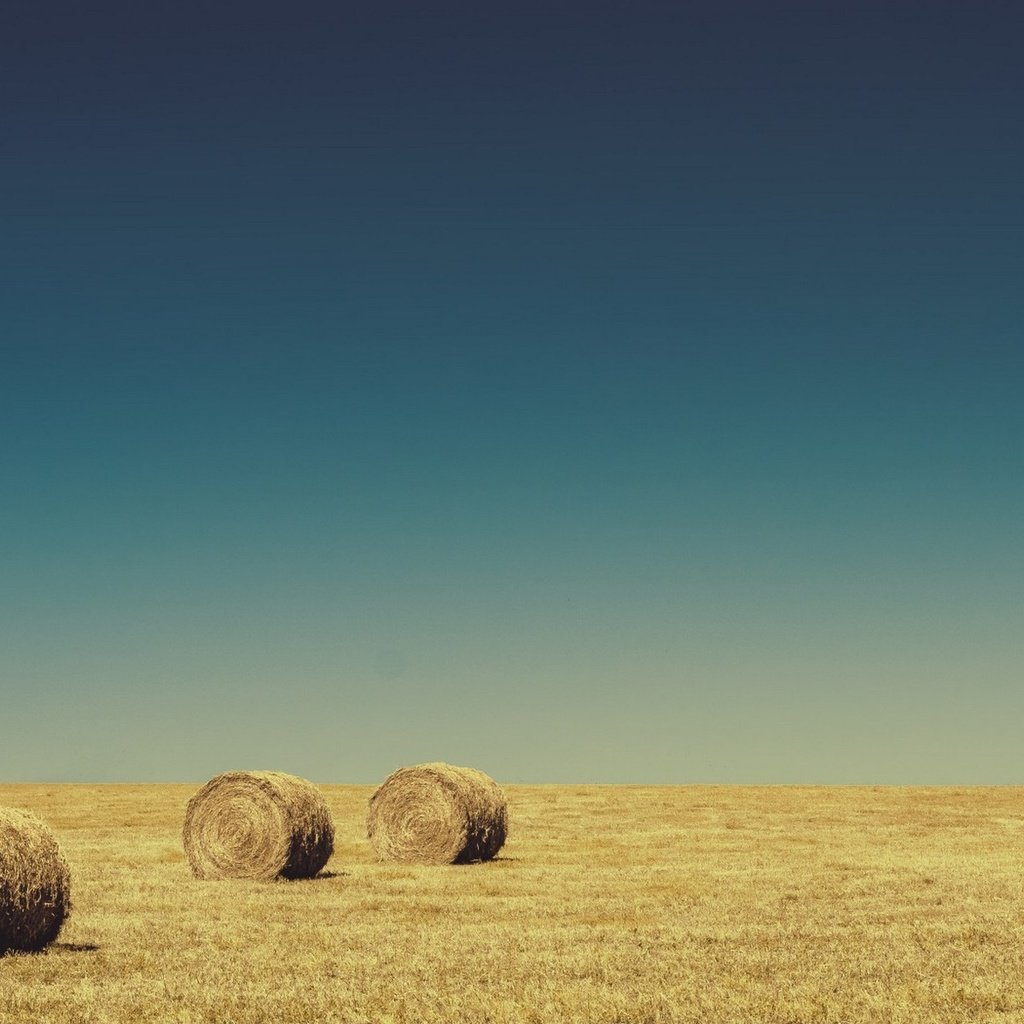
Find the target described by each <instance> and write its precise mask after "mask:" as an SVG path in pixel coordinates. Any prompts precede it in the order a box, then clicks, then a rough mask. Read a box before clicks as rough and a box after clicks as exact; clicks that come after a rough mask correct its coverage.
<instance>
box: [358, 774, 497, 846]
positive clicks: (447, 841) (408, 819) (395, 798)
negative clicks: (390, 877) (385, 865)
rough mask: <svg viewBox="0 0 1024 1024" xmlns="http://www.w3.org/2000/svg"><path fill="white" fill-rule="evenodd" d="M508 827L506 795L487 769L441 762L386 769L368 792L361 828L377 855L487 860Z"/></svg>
mask: <svg viewBox="0 0 1024 1024" xmlns="http://www.w3.org/2000/svg"><path fill="white" fill-rule="evenodd" d="M507 833H508V801H507V800H506V798H505V794H504V793H503V792H502V791H501V787H499V786H498V784H497V783H496V782H495V781H494V779H492V778H491V777H490V776H489V775H485V774H484V773H483V772H480V771H477V770H476V769H475V768H458V767H456V766H455V765H451V764H444V763H442V762H432V763H430V764H418V765H415V766H414V767H412V768H399V769H398V771H396V772H392V774H391V775H389V776H388V777H387V778H386V779H385V780H384V781H383V782H382V783H381V785H380V787H379V788H378V789H377V792H376V793H374V794H373V796H372V797H371V798H370V813H369V816H368V819H367V834H368V835H369V837H370V842H371V843H372V845H373V848H374V850H376V851H377V856H378V857H379V858H380V859H381V860H397V861H408V862H413V863H418V864H467V863H469V862H470V861H475V860H490V859H491V858H492V857H493V856H494V855H495V854H496V853H497V852H498V851H499V850H500V849H501V847H502V844H503V843H504V842H505V836H506V835H507Z"/></svg>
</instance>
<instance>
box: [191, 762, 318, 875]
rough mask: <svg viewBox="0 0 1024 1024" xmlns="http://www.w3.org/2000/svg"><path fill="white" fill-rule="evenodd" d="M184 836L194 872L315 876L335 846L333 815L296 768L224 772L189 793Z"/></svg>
mask: <svg viewBox="0 0 1024 1024" xmlns="http://www.w3.org/2000/svg"><path fill="white" fill-rule="evenodd" d="M181 838H182V843H183V844H184V847H185V854H186V856H187V857H188V862H189V864H190V865H191V866H192V873H193V874H194V875H195V876H196V878H207V879H211V878H253V879H264V880H269V879H272V878H312V877H313V876H314V875H315V874H316V873H317V872H318V871H319V870H320V869H321V868H322V867H323V866H324V865H325V864H326V863H327V861H328V860H329V859H330V856H331V854H332V853H333V852H334V822H333V821H332V819H331V811H330V808H328V806H327V803H326V802H325V800H324V798H323V795H322V794H321V793H320V790H318V789H317V788H316V786H314V785H313V783H311V782H307V781H306V780H305V779H300V778H299V777H298V776H297V775H286V774H284V773H283V772H224V774H223V775H218V776H216V777H215V778H213V779H210V781H209V782H208V783H206V785H205V786H203V788H202V789H200V790H199V791H198V792H197V793H196V794H195V795H194V796H193V797H192V799H191V800H189V802H188V807H187V808H186V809H185V823H184V825H183V826H182V830H181Z"/></svg>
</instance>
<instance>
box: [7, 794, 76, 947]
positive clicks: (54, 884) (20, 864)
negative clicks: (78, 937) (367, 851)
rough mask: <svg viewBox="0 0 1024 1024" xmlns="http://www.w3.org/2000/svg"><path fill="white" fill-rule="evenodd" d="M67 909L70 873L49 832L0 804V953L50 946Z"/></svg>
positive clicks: (22, 813) (31, 818)
mask: <svg viewBox="0 0 1024 1024" xmlns="http://www.w3.org/2000/svg"><path fill="white" fill-rule="evenodd" d="M70 912H71V873H70V871H69V870H68V865H67V862H66V861H65V860H64V856H63V854H62V853H61V850H60V846H59V845H58V843H57V839H56V837H55V836H54V834H53V832H52V831H51V830H50V829H49V827H48V826H47V825H45V824H44V823H43V822H42V821H40V819H39V818H37V817H36V816H35V815H34V814H32V813H31V812H30V811H23V810H19V809H17V808H13V807H0V955H3V954H4V953H7V952H12V951H13V952H25V953H35V952H38V951H40V950H42V949H45V948H46V947H47V946H48V945H50V944H51V943H52V942H53V941H54V940H55V939H56V938H57V935H58V934H59V933H60V930H61V927H62V926H63V924H64V921H65V920H66V919H67V917H68V915H69V914H70Z"/></svg>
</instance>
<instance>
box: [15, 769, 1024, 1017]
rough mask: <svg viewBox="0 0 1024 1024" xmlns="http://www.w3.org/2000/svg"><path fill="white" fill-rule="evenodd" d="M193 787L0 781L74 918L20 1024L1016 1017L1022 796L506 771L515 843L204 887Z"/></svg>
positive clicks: (364, 860) (361, 796) (1019, 1006)
mask: <svg viewBox="0 0 1024 1024" xmlns="http://www.w3.org/2000/svg"><path fill="white" fill-rule="evenodd" d="M196 788H197V786H196V785H118V786H114V785H104V786H92V785H0V804H4V805H12V806H18V807H25V808H28V809H30V810H32V811H34V812H35V813H37V814H38V815H39V816H40V817H42V818H43V819H44V820H45V821H47V822H48V823H49V825H50V826H51V827H52V828H53V829H54V831H55V832H56V834H57V836H58V839H59V840H60V843H61V845H62V847H63V850H64V853H65V855H66V857H67V859H68V862H69V863H70V866H71V870H72V878H73V881H72V886H73V887H72V897H73V901H74V909H73V911H72V915H71V917H70V919H69V920H68V922H67V924H66V925H65V928H64V930H63V932H62V933H61V936H60V938H59V940H58V942H57V943H56V944H55V945H54V946H53V947H51V948H50V949H49V950H48V951H47V952H45V953H43V954H40V955H31V956H30V955H15V956H7V957H4V958H2V959H0V1021H3V1024H20V1022H28V1021H31V1022H46V1024H71V1022H74V1024H80V1022H90V1024H93V1022H95V1024H102V1022H111V1024H113V1022H118V1024H120V1022H125V1021H131V1022H139V1024H141V1022H149V1021H152V1022H161V1024H164V1022H172V1021H173V1022H179V1024H190V1022H200V1021H202V1022H225V1024H227V1022H231V1024H289V1022H299V1021H302V1022H342V1021H344V1022H353V1024H358V1022H366V1024H370V1022H374V1024H377V1022H383V1024H387V1022H394V1024H434V1022H437V1024H440V1022H445V1024H449V1022H451V1024H456V1022H471V1024H485V1022H489V1024H530V1022H538V1024H540V1022H543V1024H554V1022H565V1021H579V1022H594V1024H598V1022H601V1024H612V1022H620V1024H647V1022H650V1024H654V1022H677V1021H678V1022H694V1024H697V1022H700V1024H716V1022H722V1024H725V1022H729V1024H732V1022H737V1024H738V1022H749V1024H753V1022H757V1024H800V1022H811V1021H815V1022H819V1021H820V1022H826V1021H830V1022H851V1024H852V1022H867V1021H871V1022H882V1021H884V1022H907V1024H910V1022H913V1024H932V1022H935V1024H938V1022H943V1024H946V1022H948V1024H953V1022H957V1024H960V1022H972V1024H973V1022H986V1021H1000V1022H1004V1024H1006V1022H1016V1021H1022V1022H1024V789H1020V788H1009V787H999V788H969V789H953V788H867V787H849V788H847V787H842V788H824V787H735V786H721V787H718V786H678V787H676V786H661V787H658V786H510V787H506V791H507V793H508V795H509V801H510V816H511V831H510V837H509V841H508V843H507V844H506V846H505V848H504V849H503V850H502V852H501V854H500V856H499V858H498V859H497V860H495V861H493V862H491V863H488V864H474V865H467V866H461V867H441V868H439V867H414V866H407V865H393V864H380V863H377V862H376V861H375V859H374V856H373V852H372V850H371V849H370V846H369V844H368V843H367V841H366V838H365V834H364V833H365V820H366V805H367V800H368V798H369V796H370V794H371V792H372V787H369V786H330V785H328V786H324V787H323V790H324V793H325V795H326V796H327V799H328V801H329V803H330V805H331V809H332V811H333V814H334V818H335V825H336V827H337V833H338V836H337V842H336V847H335V854H334V857H333V859H332V860H331V862H330V863H329V864H328V866H327V869H326V871H325V872H324V873H323V874H322V875H321V876H320V877H319V878H316V879H313V880H310V881H300V882H274V883H255V882H237V881H229V882H200V881H196V880H195V879H193V878H192V876H191V874H190V872H189V869H188V866H187V864H186V862H185V858H184V854H183V852H182V846H181V839H180V829H181V822H182V816H183V811H184V806H185V802H186V801H187V799H188V797H189V796H190V795H191V794H192V793H193V792H194V791H195V790H196Z"/></svg>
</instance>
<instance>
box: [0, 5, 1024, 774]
mask: <svg viewBox="0 0 1024 1024" xmlns="http://www.w3.org/2000/svg"><path fill="white" fill-rule="evenodd" d="M101 6H102V7H103V10H102V11H96V10H94V9H89V10H86V9H85V8H82V7H81V6H80V5H70V4H68V5H64V4H46V3H44V4H41V5H38V6H33V7H32V8H31V10H29V8H28V7H27V6H26V7H25V8H24V10H22V11H20V12H18V13H15V14H13V15H9V16H8V20H9V22H10V24H9V26H8V27H7V28H6V29H5V31H4V33H3V34H2V41H0V51H2V52H0V58H2V59H0V114H2V119H3V129H4V130H3V132H2V134H0V223H2V234H3V244H2V247H0V497H2V505H0V580H2V582H0V696H2V699H0V779H2V780H8V781H16V780H50V779H52V780H168V781H170V780H179V779H180V780H201V779H204V778H207V777H209V776H210V775H212V774H214V773H216V772H218V771H222V770H225V769H229V768H275V769H280V770H285V771H293V772H296V773H298V774H301V775H305V776H308V777H310V778H314V779H317V780H320V781H325V782H327V781H353V782H356V781H359V782H372V781H375V780H377V779H380V778H382V777H383V776H384V775H386V774H387V773H388V772H389V771H391V770H392V769H393V768H395V767H397V766H398V765H400V764H408V763H414V762H417V761H422V760H432V759H443V760H449V761H452V762H455V763H466V764H473V765H476V766H478V767H480V768H483V769H484V770H486V771H488V772H490V773H491V774H493V775H494V776H495V777H496V778H499V779H501V780H503V781H509V782H514V781H524V782H526V781H537V782H543V781H580V782H586V781H595V782H644V781H650V782H780V783H781V782H825V783H846V782H872V783H936V784H938V783H1004V782H1013V783H1022V782H1024V754H1022V750H1024V747H1022V744H1021V739H1020V723H1021V721H1022V720H1024V512H1022V509H1024V305H1022V301H1021V291H1022V289H1021V282H1022V281H1024V233H1022V232H1024V200H1022V194H1024V193H1022V190H1021V182H1022V181H1024V122H1022V118H1021V114H1020V109H1021V100H1022V97H1024V73H1022V72H1021V69H1020V61H1019V54H1018V52H1017V42H1018V41H1019V38H1020V30H1021V29H1022V28H1024V19H1022V17H1021V16H1020V15H1019V14H1018V13H1017V10H1016V5H1011V4H987V3H982V4H978V5H966V4H956V5H948V6H946V5H943V4H928V5H910V4H907V5H901V4H895V5H893V4H886V5H881V4H862V5H857V4H854V5H846V6H845V7H844V8H843V10H842V11H840V10H839V7H838V5H828V4H825V5H823V4H790V3H783V4H778V5H763V4H757V5H755V4H745V5H744V4H729V3H724V4H722V3H716V4H648V3H640V4H633V5H625V4H622V5H618V6H608V7H603V6H599V5H593V4H587V5H582V4H580V5H574V4H571V3H567V4H561V5H556V6H555V7H554V9H549V7H550V5H547V4H536V5H533V4H526V5H519V4H517V5H514V7H512V6H510V7H507V8H505V9H503V10H497V9H495V10H489V9H488V8H489V7H490V6H491V5H479V4H474V5H470V4H465V5H443V6H441V7H431V8H430V9H429V10H425V9H423V10H421V9H415V10H414V9H413V8H412V5H389V4H381V5H349V4H330V5H328V4H323V5H318V4H309V3H305V4H303V3H299V4H298V5H297V6H289V7H288V8H287V9H286V8H284V7H281V6H280V5H274V6H270V5H262V4H260V3H258V2H257V3H247V4H245V5H242V4H237V5H236V4H223V5H220V4H218V5H215V7H216V10H212V11H211V10H210V9H209V8H208V7H207V6H206V5H203V6H198V5H196V6H192V5H189V4H174V5H170V4H146V5H130V6H129V5H124V6H121V5H118V4H105V5H101ZM370 7H372V8H373V9H372V10H369V9H367V8H370Z"/></svg>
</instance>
